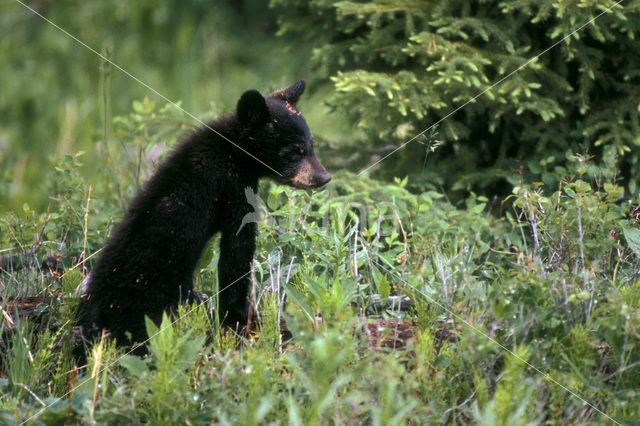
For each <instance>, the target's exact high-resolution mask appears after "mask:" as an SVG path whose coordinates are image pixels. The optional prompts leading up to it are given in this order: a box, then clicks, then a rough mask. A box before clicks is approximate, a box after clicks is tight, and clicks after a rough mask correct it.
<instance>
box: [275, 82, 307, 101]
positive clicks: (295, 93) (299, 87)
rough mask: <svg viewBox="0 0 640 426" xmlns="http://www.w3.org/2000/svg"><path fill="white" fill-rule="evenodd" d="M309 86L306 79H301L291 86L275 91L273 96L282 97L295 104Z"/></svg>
mask: <svg viewBox="0 0 640 426" xmlns="http://www.w3.org/2000/svg"><path fill="white" fill-rule="evenodd" d="M306 86H307V83H306V82H305V81H304V80H300V81H298V82H297V83H293V84H292V85H291V86H289V87H287V88H286V89H282V90H278V91H277V92H275V93H273V94H272V95H271V96H272V97H274V98H279V99H282V100H283V101H285V102H289V103H290V104H292V105H295V104H296V103H297V102H298V99H300V96H301V95H302V93H304V88H305V87H306Z"/></svg>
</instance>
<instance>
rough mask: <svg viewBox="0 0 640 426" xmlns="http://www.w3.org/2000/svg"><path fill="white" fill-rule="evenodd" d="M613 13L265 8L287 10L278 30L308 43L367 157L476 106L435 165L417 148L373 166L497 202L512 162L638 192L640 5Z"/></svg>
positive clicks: (446, 128)
mask: <svg viewBox="0 0 640 426" xmlns="http://www.w3.org/2000/svg"><path fill="white" fill-rule="evenodd" d="M616 3H617V1H614V0H573V1H567V0H511V1H498V0H369V1H328V0H314V1H309V2H307V1H302V0H272V5H281V6H282V5H284V6H285V7H284V8H283V9H284V10H285V15H283V17H282V18H281V21H280V32H281V33H283V34H296V35H298V36H299V37H305V38H307V39H308V40H309V41H310V42H311V43H312V44H313V46H314V47H315V49H314V53H313V61H314V64H315V65H316V67H315V69H316V70H317V72H318V73H319V77H324V78H330V79H331V81H332V82H333V85H334V88H335V90H334V92H333V94H332V95H331V96H330V97H329V100H328V102H329V103H330V105H331V106H333V107H334V108H335V109H336V111H338V112H339V113H341V114H347V115H348V116H349V117H350V118H351V119H352V120H353V122H354V123H356V124H357V127H358V128H360V129H362V131H363V132H364V134H366V136H367V141H368V142H367V143H368V144H369V145H368V147H369V148H371V149H370V151H372V152H373V151H374V149H373V148H374V146H372V145H373V143H374V142H375V144H377V146H378V147H381V146H386V145H389V143H390V141H391V143H392V144H393V145H394V146H400V145H402V144H403V143H404V142H406V141H408V140H410V139H411V138H412V137H414V136H415V135H417V134H419V133H420V132H422V131H423V130H425V129H427V128H429V127H430V126H431V125H432V124H433V123H436V122H438V121H439V120H441V119H443V118H445V117H447V116H448V114H450V113H451V112H452V111H454V110H455V109H456V108H457V107H459V106H462V105H464V104H465V103H467V102H468V101H471V102H469V104H467V105H466V106H464V107H463V108H461V109H460V110H459V111H458V112H457V113H455V114H453V115H452V116H449V117H448V118H446V119H445V120H443V121H442V123H441V124H440V125H439V126H438V129H437V138H438V139H439V140H441V141H442V142H443V146H442V147H440V148H439V149H438V150H436V151H435V152H434V153H433V154H430V153H429V150H428V149H427V148H428V146H427V147H425V141H424V140H423V139H421V138H417V140H415V141H413V142H412V143H410V144H408V145H407V146H406V148H405V149H403V150H402V151H400V152H398V153H396V154H394V156H395V158H394V159H393V160H391V161H385V162H382V163H381V165H380V167H382V169H383V170H386V172H387V173H388V174H393V175H396V176H400V175H404V174H407V172H408V171H412V172H414V173H416V175H415V176H423V179H425V181H430V182H440V183H442V184H445V187H447V188H449V189H456V188H460V189H480V190H482V189H483V188H484V189H485V190H486V191H488V192H491V191H496V190H497V191H498V192H500V191H501V190H503V191H504V190H507V191H508V189H509V187H508V186H505V185H504V184H505V177H507V176H512V175H513V174H514V173H513V172H514V170H516V169H518V168H519V167H520V166H521V165H522V166H524V168H523V170H524V171H525V172H526V173H532V174H533V175H534V176H533V177H535V178H537V179H543V180H544V181H546V182H548V183H552V182H555V181H557V179H559V178H560V177H561V176H562V174H563V173H564V172H565V170H564V168H563V167H562V166H563V164H564V162H565V161H566V159H567V157H568V156H569V155H570V153H576V154H589V155H595V156H596V157H597V160H596V161H599V162H604V163H606V164H607V165H608V166H609V169H610V170H611V171H610V173H612V174H613V173H618V174H617V176H618V177H619V178H620V179H621V180H624V184H625V185H627V188H628V189H629V190H631V191H632V192H634V193H635V192H636V191H637V188H636V184H635V182H636V181H637V180H638V178H640V165H639V164H638V163H639V160H640V149H639V148H640V127H639V123H638V114H639V112H640V86H639V83H640V71H639V70H640V43H639V42H638V41H637V40H636V36H637V33H638V31H639V30H640V18H639V16H638V12H639V11H640V1H623V2H622V3H620V4H616ZM603 12H604V13H603ZM601 13H602V15H601V16H599V17H598V18H597V19H595V20H594V21H592V22H589V21H590V20H592V19H593V18H595V17H597V16H598V15H600V14H601ZM588 22H589V23H588ZM586 23H588V24H587V25H586V26H584V27H583V25H584V24H586ZM565 37H566V39H565ZM556 43H557V45H555V47H553V48H551V49H549V48H550V47H551V46H554V44H556ZM547 49H548V50H547ZM532 58H534V59H533V61H531V62H530V63H529V64H528V65H526V66H523V65H525V64H527V62H528V61H530V60H531V59H532ZM520 67H522V68H521V69H520V70H519V71H517V72H515V73H513V72H514V71H516V70H518V69H519V68H520ZM511 73H513V74H512V75H510V74H511ZM505 77H507V78H506V79H505V80H504V81H503V82H502V83H501V84H498V85H496V86H492V85H493V84H494V83H496V82H498V81H500V80H501V79H503V78H505ZM480 93H483V95H482V96H479V97H477V98H476V96H477V95H478V94H480ZM371 141H373V142H371ZM420 142H422V143H420ZM428 153H429V158H428V162H427V163H426V167H424V164H425V163H424V162H425V155H426V154H428ZM371 159H372V158H370V157H369V158H366V159H364V163H366V162H369V163H370V162H371ZM616 171H617V172H616ZM620 171H622V173H621V174H620V173H619V172H620ZM496 185H498V186H496Z"/></svg>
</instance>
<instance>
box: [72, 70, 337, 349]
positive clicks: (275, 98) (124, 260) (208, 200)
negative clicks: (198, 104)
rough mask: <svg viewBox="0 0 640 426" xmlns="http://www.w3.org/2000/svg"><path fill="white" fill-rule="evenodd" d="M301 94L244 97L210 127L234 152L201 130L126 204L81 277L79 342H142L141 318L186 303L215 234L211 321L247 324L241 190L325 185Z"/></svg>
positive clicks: (297, 90)
mask: <svg viewBox="0 0 640 426" xmlns="http://www.w3.org/2000/svg"><path fill="white" fill-rule="evenodd" d="M304 87H305V83H304V81H302V80H301V81H299V82H298V83H295V84H294V85H292V86H291V87H289V88H287V89H283V90H281V91H278V92H276V93H274V94H273V95H271V96H269V97H268V98H266V99H265V98H264V97H263V96H262V95H261V94H260V93H259V92H257V91H255V90H250V91H247V92H245V93H244V94H243V95H242V97H241V98H240V100H239V101H238V106H237V111H236V113H235V114H231V115H229V116H227V117H224V118H222V119H220V120H218V121H215V122H212V123H210V127H211V128H213V129H215V130H216V131H217V132H218V133H219V134H222V135H224V136H225V137H226V138H228V139H229V140H231V141H233V142H234V143H235V144H237V145H238V147H236V146H234V145H233V144H232V143H230V142H229V141H227V140H225V139H224V138H222V137H221V136H219V135H218V134H217V133H216V132H213V131H211V130H210V129H208V128H206V127H204V128H200V129H198V130H196V131H194V132H193V133H192V134H191V135H190V136H188V137H187V138H186V139H184V140H183V141H182V142H181V143H180V144H179V145H177V147H176V148H175V150H174V151H173V152H172V153H171V154H170V156H169V157H168V158H167V159H166V160H165V161H164V162H163V163H162V164H161V165H160V166H159V168H158V170H157V171H156V173H155V174H154V175H153V176H152V177H151V178H150V179H149V181H148V182H147V183H146V184H145V186H144V188H143V189H142V190H141V191H140V192H139V193H138V194H137V195H136V197H135V198H134V199H133V201H132V202H131V205H130V207H129V209H128V211H127V213H126V214H125V216H124V218H123V219H122V222H121V223H120V224H119V225H118V226H117V227H116V229H115V230H114V231H113V234H112V236H111V238H110V239H109V241H108V242H107V244H106V246H105V247H104V249H103V251H102V253H101V255H100V259H99V261H98V262H97V264H96V265H95V268H94V269H93V270H92V272H91V274H90V276H89V278H88V281H87V285H86V289H85V294H84V296H83V301H82V304H81V325H82V326H83V328H84V334H85V336H86V337H87V338H89V339H91V338H94V337H96V336H98V335H99V333H100V331H101V330H102V329H103V328H105V329H107V330H109V331H110V333H111V335H112V336H113V337H115V338H116V339H117V340H118V343H119V344H128V343H132V342H141V341H143V340H144V339H146V330H145V325H144V316H145V315H147V316H149V317H150V318H151V319H152V320H154V321H155V322H159V321H160V319H161V316H162V312H163V311H166V310H172V309H174V308H175V307H176V306H177V305H178V303H180V302H183V301H187V300H191V299H193V294H192V290H193V282H192V279H193V272H194V269H195V268H196V265H197V262H198V260H199V258H200V255H201V253H202V251H203V249H204V247H205V244H206V243H207V241H208V240H209V239H210V238H211V237H212V236H213V235H214V234H215V233H217V232H221V240H220V249H221V253H220V261H219V264H218V267H219V268H218V274H219V276H218V279H219V286H220V289H224V290H223V291H222V292H221V294H220V303H219V305H220V312H219V313H218V315H219V317H220V319H221V320H222V321H223V323H224V324H227V325H232V326H236V327H237V326H238V325H239V326H242V325H244V324H246V321H247V308H248V302H247V291H248V286H249V281H250V280H249V274H248V272H249V271H250V266H251V261H252V259H253V255H254V251H255V231H256V225H255V223H247V224H244V226H243V227H242V228H241V229H240V225H241V223H242V219H243V217H244V216H245V215H246V214H248V213H251V212H253V208H252V207H251V205H250V204H249V203H248V201H247V198H246V195H245V189H246V188H251V190H252V191H253V192H256V191H257V186H258V180H259V179H260V178H262V177H269V178H272V179H275V180H276V181H278V182H281V183H285V184H290V185H293V186H297V187H301V188H312V187H318V186H322V185H323V184H325V183H326V182H328V181H329V180H330V178H331V177H330V175H329V173H327V171H326V170H325V169H324V168H323V167H322V166H321V165H320V163H319V162H318V161H317V159H316V158H315V155H314V153H313V138H312V137H311V134H310V131H309V128H308V127H307V124H306V122H305V120H304V118H303V117H302V115H300V113H299V112H298V111H297V109H295V103H296V102H297V100H298V99H299V97H300V95H301V94H302V92H303V91H304ZM256 158H257V159H259V160H260V161H261V162H262V163H261V162H259V161H258V160H256ZM263 163H265V164H266V166H265V164H263ZM267 166H269V167H267ZM272 169H273V170H272ZM276 172H277V173H276ZM278 173H279V174H278ZM239 229H240V231H239V232H238V230H239ZM232 283H233V284H232ZM227 286H229V287H228V288H226V287H227ZM127 332H129V333H131V338H132V342H129V341H128V340H127V339H126V334H127Z"/></svg>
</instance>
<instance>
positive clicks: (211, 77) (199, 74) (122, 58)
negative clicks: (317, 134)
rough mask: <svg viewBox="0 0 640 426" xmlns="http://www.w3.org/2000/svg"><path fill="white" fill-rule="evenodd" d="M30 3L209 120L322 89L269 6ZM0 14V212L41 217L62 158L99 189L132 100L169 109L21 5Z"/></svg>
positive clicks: (319, 116) (314, 115) (314, 108)
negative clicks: (246, 104) (75, 163)
mask: <svg viewBox="0 0 640 426" xmlns="http://www.w3.org/2000/svg"><path fill="white" fill-rule="evenodd" d="M28 4H29V6H30V7H32V8H33V9H35V10H36V11H38V12H39V13H42V14H43V15H45V16H46V17H47V18H48V19H50V20H51V21H52V22H54V23H56V24H57V25H59V26H60V27H61V28H63V29H64V30H66V31H68V32H69V33H70V34H72V35H74V36H76V37H77V38H78V39H80V40H81V41H83V42H84V43H86V44H87V45H89V46H91V47H92V48H93V49H95V50H97V51H98V52H100V53H101V54H102V55H104V56H105V57H107V58H109V59H110V60H112V61H113V62H114V63H116V64H118V65H119V66H121V67H122V68H124V69H125V70H127V71H128V72H130V73H131V74H133V75H134V76H136V77H137V78H139V79H140V80H142V81H144V82H145V83H146V84H148V85H149V86H151V87H153V88H154V89H156V90H157V91H158V92H160V93H162V94H163V95H165V96H166V97H167V98H169V99H171V100H173V101H180V102H181V105H182V106H183V107H184V108H185V109H186V110H187V111H189V112H191V113H193V114H194V115H196V116H198V117H201V118H203V119H210V118H213V117H214V116H218V115H221V114H224V113H228V112H230V111H232V110H233V108H234V107H235V103H236V102H237V99H238V98H239V96H240V94H241V93H242V92H243V91H244V90H247V89H250V88H256V89H258V90H260V91H262V92H267V91H270V90H274V89H278V88H281V87H285V86H286V85H289V84H291V83H293V82H295V81H297V80H298V79H300V78H306V79H307V80H309V83H310V84H311V87H312V88H313V84H314V82H313V72H312V67H311V66H310V65H309V63H308V61H309V56H310V50H309V49H308V48H304V47H303V46H301V45H300V44H298V43H297V41H296V37H295V36H282V37H277V36H276V32H277V29H278V28H277V15H278V10H277V9H274V8H270V7H269V5H268V3H267V2H264V1H259V0H257V1H254V0H248V1H215V2H211V1H205V0H188V1H175V2H174V1H170V2H157V1H152V0H142V1H135V2H121V1H106V2H105V1H95V2H93V1H90V2H77V1H55V2H49V1H46V0H42V1H32V2H28ZM0 9H1V10H2V12H1V13H0V28H1V33H2V37H0V58H1V59H0V211H7V210H17V211H21V210H22V208H23V205H24V203H27V204H29V205H30V206H31V207H32V208H34V209H36V210H41V209H44V208H46V205H47V203H48V202H49V200H48V197H49V194H47V193H46V192H45V191H44V188H45V185H44V184H43V181H44V180H45V179H47V177H48V174H49V172H50V171H51V169H52V163H55V159H56V158H61V157H63V156H64V155H65V154H68V153H70V152H78V151H85V155H84V156H83V157H82V162H83V164H84V165H85V167H84V168H83V175H84V176H85V177H86V180H87V182H88V183H91V181H92V180H95V179H97V178H98V177H99V175H100V174H102V173H104V167H102V164H101V163H103V162H104V152H102V153H101V151H104V146H105V142H106V144H108V145H110V144H114V145H115V146H117V148H113V149H114V150H115V149H119V148H120V145H119V144H118V141H117V139H118V138H117V135H116V130H115V128H114V125H113V118H114V117H117V116H125V115H127V114H129V113H130V112H131V111H132V102H133V101H134V100H143V99H144V98H145V97H146V98H148V99H149V100H150V101H153V102H156V103H158V104H159V105H164V104H165V101H164V100H162V99H160V98H159V97H158V96H156V95H155V94H154V93H152V92H151V91H149V90H148V89H147V88H145V87H143V86H142V85H141V84H139V83H138V82H136V81H134V80H133V79H131V78H130V77H128V76H126V75H125V74H123V73H122V72H121V71H119V70H117V69H116V68H114V67H112V66H110V65H109V64H108V63H107V62H106V61H104V60H103V59H101V58H100V57H99V56H97V55H96V54H94V53H92V52H91V51H90V50H89V49H87V48H85V47H82V46H81V45H79V44H78V43H77V42H76V41H74V40H73V39H71V38H70V37H69V36H67V35H65V34H64V33H62V32H61V31H60V30H58V29H56V28H54V27H53V26H52V25H50V24H48V23H46V22H45V21H44V20H43V19H41V18H40V17H38V16H36V15H35V14H34V13H32V12H31V11H29V10H28V9H26V8H25V7H23V6H22V5H20V4H19V3H17V2H12V1H8V2H3V5H2V6H0ZM316 93H317V91H316ZM311 99H312V98H310V97H308V96H305V97H304V99H303V100H302V101H301V108H302V109H303V111H304V112H305V116H306V117H307V119H308V121H309V122H310V125H311V126H312V128H315V129H322V128H325V129H327V127H325V126H322V125H321V123H323V115H324V114H325V113H326V110H327V108H326V107H325V106H323V104H322V102H321V101H317V102H313V101H312V100H311ZM185 122H186V123H188V125H191V126H196V125H197V124H198V123H196V122H194V121H193V120H187V119H185ZM314 124H315V125H314ZM172 142H175V141H167V143H172ZM86 166H89V167H86Z"/></svg>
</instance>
